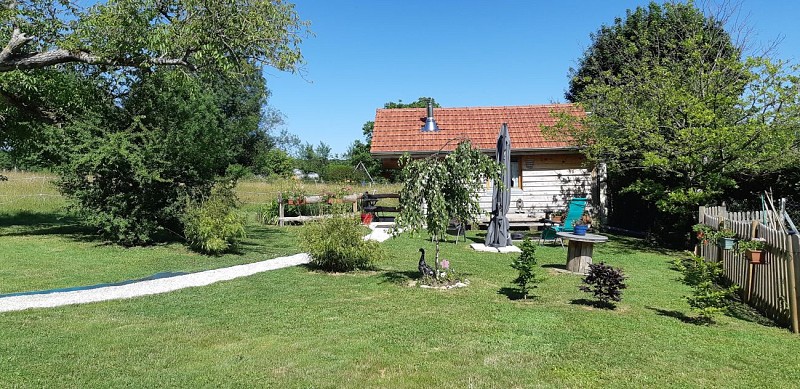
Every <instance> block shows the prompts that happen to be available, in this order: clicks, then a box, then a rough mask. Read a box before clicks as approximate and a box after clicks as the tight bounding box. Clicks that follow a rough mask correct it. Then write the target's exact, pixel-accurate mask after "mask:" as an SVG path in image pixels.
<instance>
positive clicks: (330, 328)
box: [0, 227, 800, 388]
mask: <svg viewBox="0 0 800 389" xmlns="http://www.w3.org/2000/svg"><path fill="white" fill-rule="evenodd" d="M294 232H296V229H295V228H294V227H293V228H290V229H289V230H288V233H290V234H293V233H294ZM470 238H472V239H478V240H480V237H479V236H476V235H475V233H474V232H473V233H471V234H470ZM384 246H385V247H386V249H387V250H388V253H389V259H388V260H387V261H385V262H382V263H379V264H378V268H379V269H378V270H377V271H372V272H357V273H352V274H326V273H320V272H315V271H310V270H309V269H307V268H304V267H296V268H290V269H282V270H277V271H272V272H267V273H262V274H258V275H255V276H251V277H246V278H242V279H237V280H232V281H228V282H223V283H218V284H214V285H211V286H208V287H202V288H193V289H186V290H182V291H178V292H174V293H169V294H164V295H158V296H149V297H143V298H137V299H132V300H124V301H112V302H105V303H97V304H88V305H81V306H71V307H61V308H55V309H40V310H31V311H23V312H13V313H5V314H1V315H0V331H2V333H3V334H4V336H3V337H1V338H0V355H3V358H4V360H3V368H2V369H0V382H3V383H4V385H7V386H12V387H14V386H20V387H40V386H49V387H120V386H138V387H156V386H159V387H160V386H176V387H198V386H202V387H211V386H224V387H252V386H256V387H359V388H360V387H467V386H471V387H540V386H541V387H609V386H611V387H745V386H753V387H790V386H794V385H796V382H798V379H800V370H798V363H797V362H796V352H797V350H798V349H799V348H798V347H800V337H797V336H795V335H792V334H790V333H789V332H788V331H787V330H785V329H783V328H777V327H769V326H764V325H760V324H757V323H754V322H751V321H747V320H742V319H738V318H734V317H727V316H723V317H721V318H720V319H719V320H718V324H717V325H714V326H699V325H695V324H691V323H688V322H686V321H687V320H686V315H687V313H688V306H687V304H686V303H685V301H684V300H683V298H682V296H683V295H686V294H688V292H689V290H688V288H687V287H686V286H684V285H682V284H681V283H680V282H678V280H677V278H678V274H677V272H675V271H674V270H671V265H670V262H671V260H672V259H673V258H674V257H675V256H676V255H679V254H677V253H671V252H659V251H654V250H649V249H647V248H646V247H642V246H641V244H640V242H639V241H636V240H630V239H624V238H620V237H612V242H611V243H608V244H605V245H600V246H599V247H598V249H597V250H596V256H595V258H596V260H598V261H600V260H602V261H606V262H607V263H610V264H612V265H614V266H618V267H622V268H624V269H625V272H626V274H627V275H628V276H629V280H628V283H629V288H628V289H626V290H625V294H624V297H623V301H622V303H620V304H619V306H618V308H617V309H616V310H613V311H611V310H604V309H596V308H594V307H593V306H592V305H591V304H590V303H588V302H587V301H586V299H587V298H588V295H586V294H585V293H582V292H580V291H578V289H577V286H578V284H579V283H580V277H579V276H575V275H571V274H562V273H559V272H557V271H556V269H558V268H561V267H563V264H564V262H565V258H566V253H565V251H564V250H563V249H562V248H560V247H558V246H556V247H542V248H540V249H539V251H538V258H539V261H540V264H541V266H540V268H539V269H538V270H539V271H540V273H543V274H546V279H545V280H544V282H543V283H542V284H541V286H540V287H539V288H538V289H536V291H535V293H534V294H535V295H536V296H537V297H536V298H535V299H533V300H529V301H522V300H515V299H513V297H514V296H515V292H514V290H513V288H512V285H511V284H510V280H512V279H513V278H514V271H513V269H511V267H510V266H509V264H510V262H511V260H512V256H510V255H500V254H486V253H475V252H473V251H471V249H469V247H468V246H467V244H466V243H459V244H458V245H455V244H445V245H443V247H442V249H443V251H442V256H443V257H445V258H447V259H449V260H450V262H451V266H453V267H455V268H456V269H458V270H460V271H463V272H466V273H468V274H469V279H470V280H471V281H472V282H471V284H470V285H469V287H467V288H464V289H458V290H446V291H443V290H426V289H421V288H416V287H409V286H408V283H409V281H413V280H414V278H415V277H416V274H415V273H416V270H415V269H416V264H417V260H418V258H419V256H418V255H419V252H418V251H417V250H418V249H419V248H420V247H424V248H426V249H427V250H428V253H429V255H431V254H432V250H433V246H432V244H431V243H430V241H429V240H428V239H426V237H425V236H422V235H417V236H415V237H412V236H402V237H400V238H397V239H394V240H390V241H387V242H386V243H384ZM91 250H94V249H91Z"/></svg>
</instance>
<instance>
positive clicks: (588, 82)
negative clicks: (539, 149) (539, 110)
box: [562, 3, 800, 230]
mask: <svg viewBox="0 0 800 389" xmlns="http://www.w3.org/2000/svg"><path fill="white" fill-rule="evenodd" d="M579 63H580V67H579V68H578V69H577V70H573V71H572V72H571V76H572V77H571V80H570V87H569V91H568V92H567V94H566V97H567V98H568V99H569V100H570V101H575V102H579V103H581V104H583V106H584V108H585V109H586V110H587V111H588V112H590V114H589V115H588V116H587V118H586V119H585V121H584V123H582V125H580V126H573V125H572V124H575V123H568V121H569V118H566V117H565V118H564V120H565V123H562V124H563V125H564V128H567V130H568V131H567V132H568V133H569V134H570V135H571V136H573V137H576V138H577V139H579V140H581V141H582V144H584V145H586V149H585V151H586V153H587V155H588V156H589V157H590V159H592V160H595V161H599V162H605V163H607V164H608V168H609V175H610V176H611V177H612V182H616V183H618V184H619V186H618V187H616V188H610V189H611V190H612V191H623V192H625V191H627V192H632V193H637V194H638V195H639V196H641V198H643V199H645V200H646V201H648V202H651V203H652V204H655V206H656V207H657V209H658V211H659V212H661V215H662V216H664V218H660V219H662V221H663V220H671V221H670V222H677V223H678V224H677V225H672V226H671V228H672V229H673V230H674V229H675V228H676V227H678V226H680V228H683V227H685V226H684V225H688V224H687V223H690V222H691V215H692V212H693V211H694V210H695V209H696V206H698V205H702V204H705V203H708V202H712V201H715V200H717V199H719V198H720V196H722V194H723V193H725V191H726V190H728V189H730V188H732V187H734V186H736V181H735V179H734V176H735V173H739V172H742V171H748V172H757V171H760V170H763V169H770V168H774V167H775V165H778V164H781V163H785V162H787V161H789V160H791V159H792V158H793V157H792V156H793V155H795V154H796V153H795V151H796V145H797V139H798V137H797V135H798V134H797V131H798V130H797V128H798V102H799V101H800V100H798V88H797V85H798V77H797V68H796V67H795V68H792V67H788V66H786V64H785V63H782V62H776V61H772V60H770V59H768V58H751V59H742V58H741V50H740V49H739V48H738V47H736V46H735V45H734V43H733V42H732V41H731V38H730V35H729V34H728V33H727V32H726V31H725V29H724V28H723V23H722V21H720V20H717V19H715V18H714V17H710V16H705V15H704V14H703V13H702V12H701V11H700V10H699V9H697V8H696V7H695V6H694V5H693V4H691V3H689V4H681V3H666V4H664V5H658V4H655V3H651V4H650V5H649V7H647V8H642V7H640V8H637V9H636V10H634V11H628V13H627V15H626V18H625V19H617V20H616V21H615V23H614V24H613V25H612V26H603V27H601V28H600V30H599V31H598V32H597V33H596V34H594V35H593V43H592V45H591V47H590V48H589V49H588V50H587V51H586V53H585V55H584V57H583V58H582V59H581V60H580V62H579Z"/></svg>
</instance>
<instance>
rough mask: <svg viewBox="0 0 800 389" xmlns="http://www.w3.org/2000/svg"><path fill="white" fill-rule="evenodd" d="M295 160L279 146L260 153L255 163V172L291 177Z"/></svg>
mask: <svg viewBox="0 0 800 389" xmlns="http://www.w3.org/2000/svg"><path fill="white" fill-rule="evenodd" d="M293 165H294V161H293V160H292V158H291V157H290V156H289V155H288V154H286V152H285V151H283V150H281V149H277V148H273V149H270V150H269V151H266V152H262V153H259V154H258V156H257V157H256V160H255V161H254V163H253V173H255V174H260V175H264V176H268V177H270V176H275V177H289V176H291V175H292V166H293Z"/></svg>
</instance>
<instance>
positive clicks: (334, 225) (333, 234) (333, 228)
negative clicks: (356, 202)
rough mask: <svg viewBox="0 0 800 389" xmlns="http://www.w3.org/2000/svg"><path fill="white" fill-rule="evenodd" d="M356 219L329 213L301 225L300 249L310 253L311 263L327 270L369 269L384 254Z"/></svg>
mask: <svg viewBox="0 0 800 389" xmlns="http://www.w3.org/2000/svg"><path fill="white" fill-rule="evenodd" d="M363 236H364V230H363V227H362V226H361V225H360V222H359V221H358V219H356V218H353V217H348V216H332V217H329V218H325V219H322V220H321V221H317V222H312V223H308V224H306V225H305V226H303V229H302V231H301V238H302V243H301V245H302V246H303V249H304V250H306V251H307V252H308V253H309V254H310V255H311V263H312V264H313V265H314V266H316V267H318V268H320V269H323V270H326V271H351V270H357V269H362V270H364V269H371V268H373V264H374V263H375V262H377V261H380V260H382V259H383V258H384V257H385V254H384V252H383V249H382V248H381V247H380V245H379V244H378V243H377V242H374V241H365V240H364V239H363Z"/></svg>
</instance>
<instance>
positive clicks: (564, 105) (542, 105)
mask: <svg viewBox="0 0 800 389" xmlns="http://www.w3.org/2000/svg"><path fill="white" fill-rule="evenodd" d="M569 106H572V107H575V106H577V105H576V104H575V103H553V104H529V105H493V106H475V107H434V109H437V110H440V109H446V110H450V109H453V110H455V109H466V110H472V109H483V110H485V109H509V108H547V107H569ZM425 109H426V108H425V107H419V108H377V109H376V111H388V110H391V111H418V110H425Z"/></svg>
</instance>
